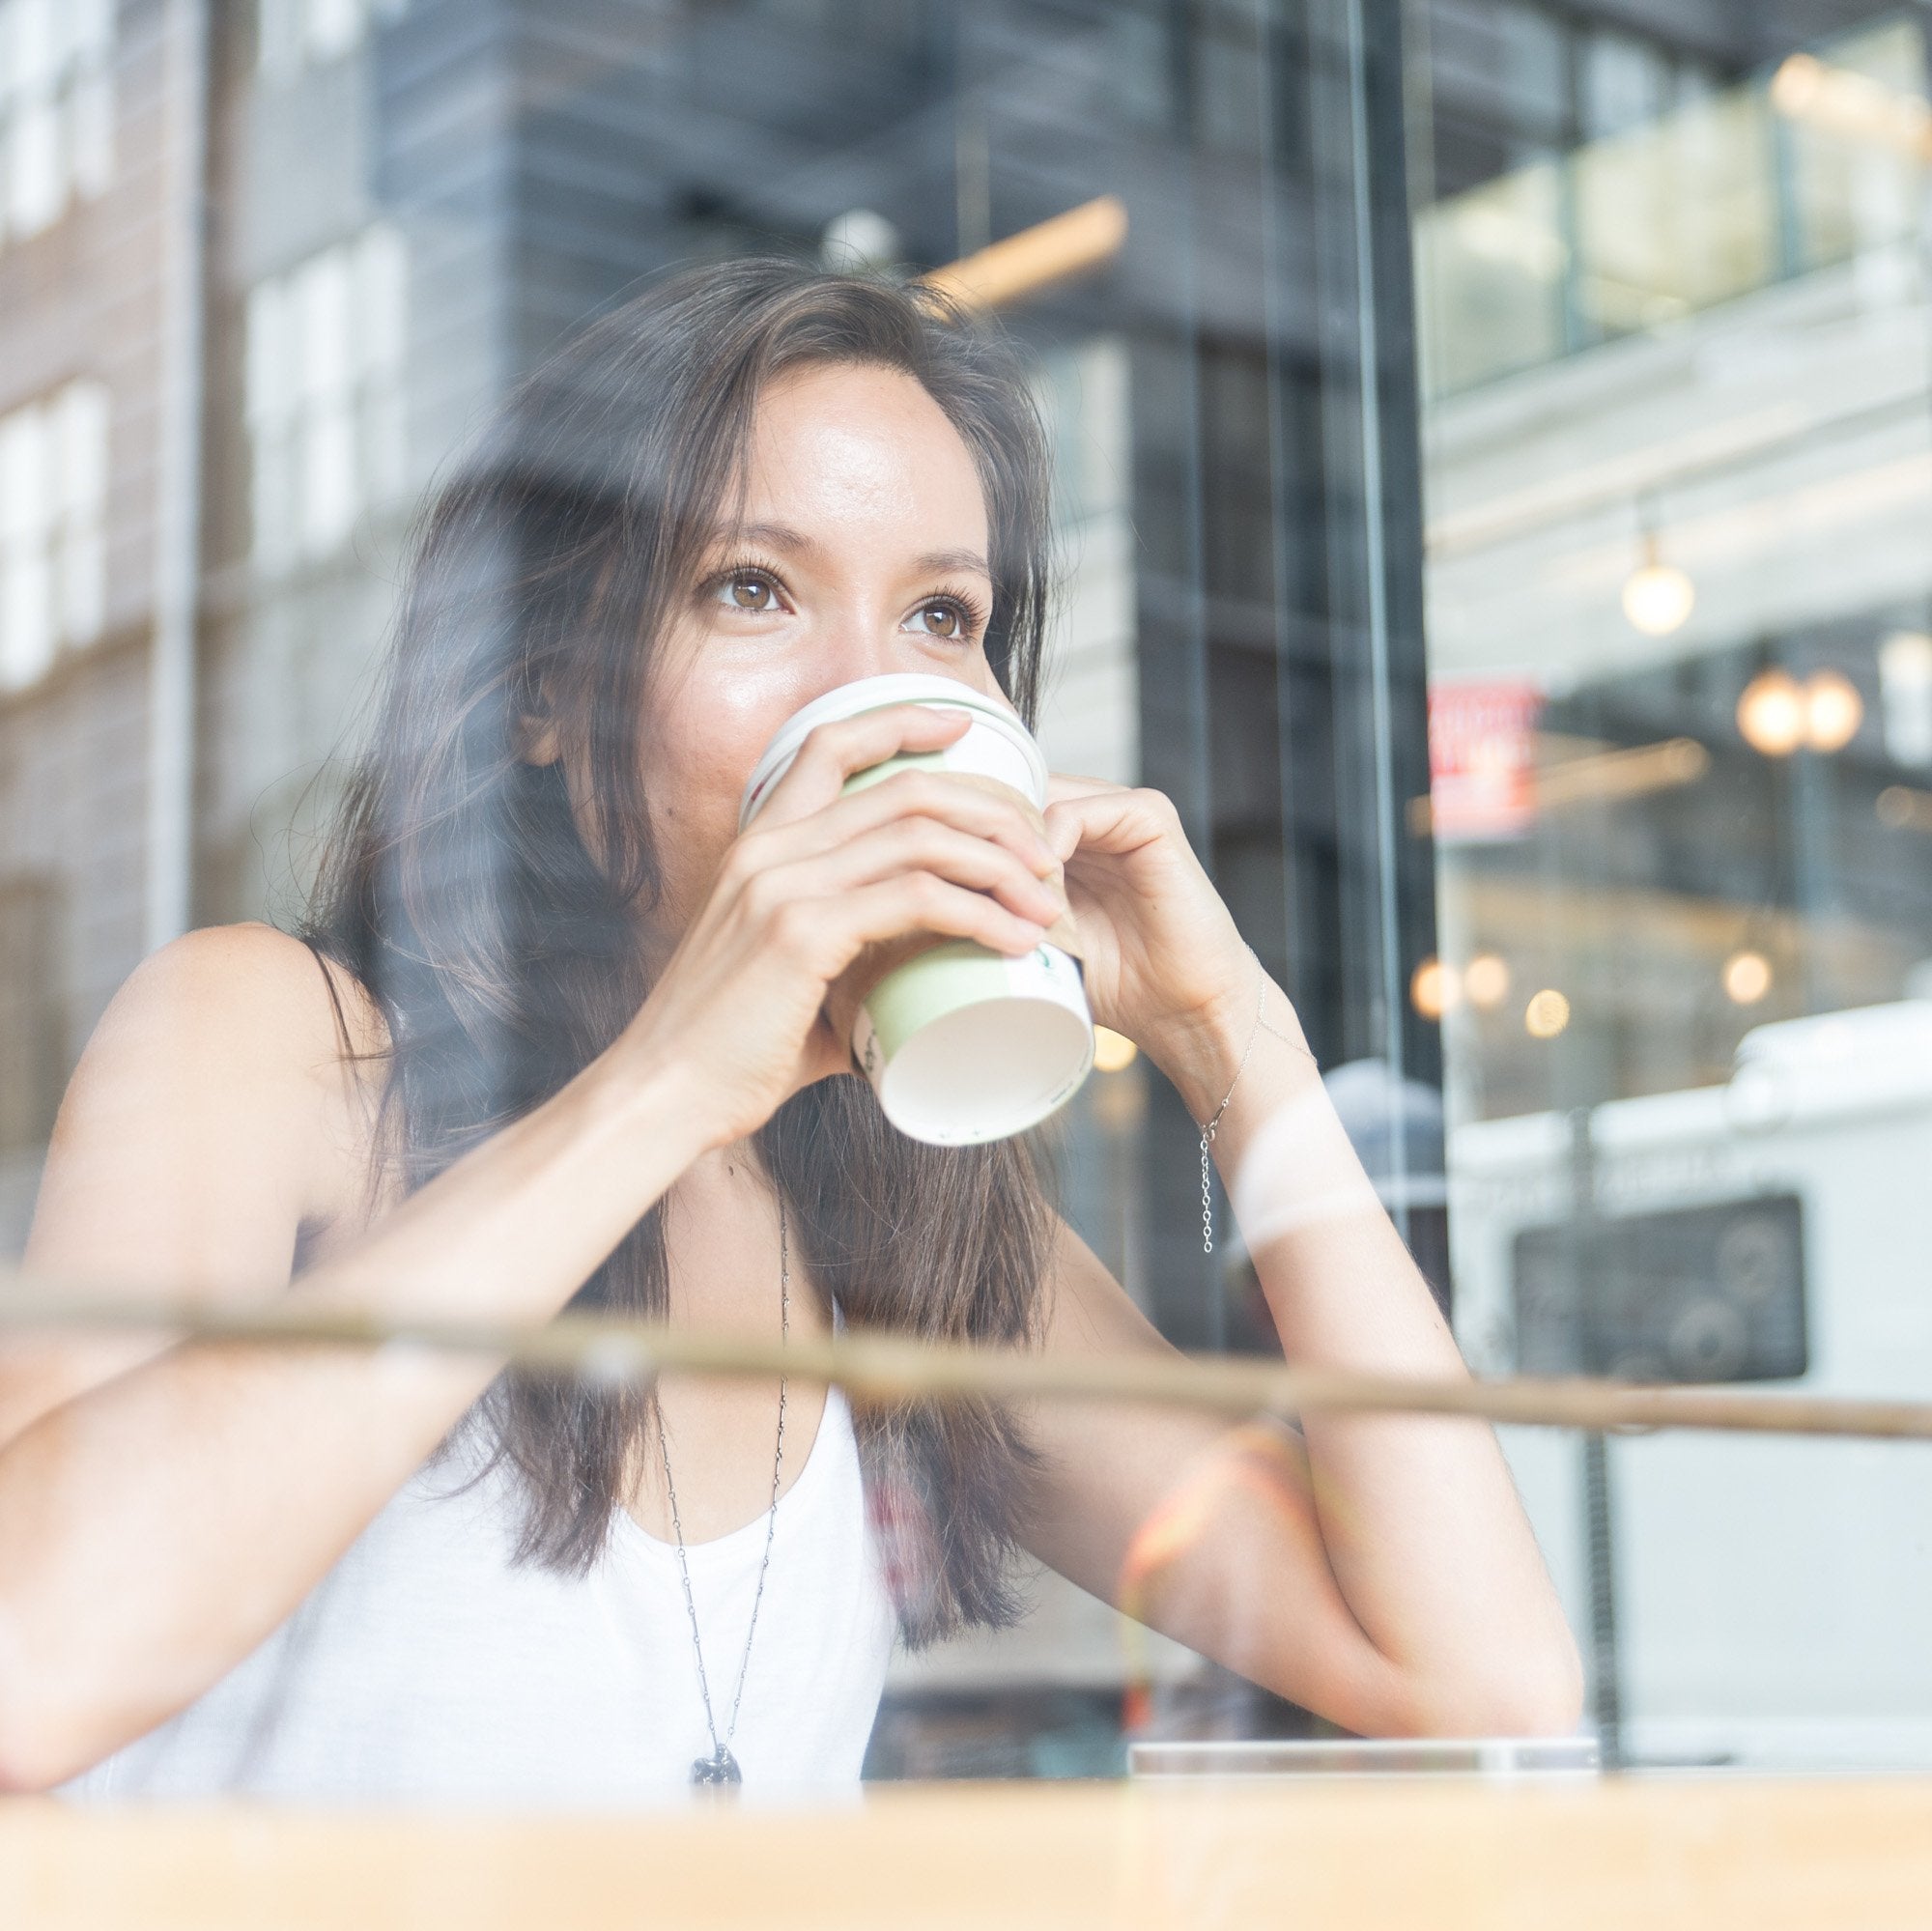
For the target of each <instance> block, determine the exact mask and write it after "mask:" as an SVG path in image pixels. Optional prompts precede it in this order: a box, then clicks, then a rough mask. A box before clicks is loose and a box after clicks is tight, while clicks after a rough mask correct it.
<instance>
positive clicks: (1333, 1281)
mask: <svg viewBox="0 0 1932 1931" xmlns="http://www.w3.org/2000/svg"><path fill="white" fill-rule="evenodd" d="M1056 784H1057V785H1058V786H1059V789H1060V796H1059V799H1058V800H1057V802H1056V804H1055V805H1054V807H1053V808H1052V809H1049V812H1048V822H1049V825H1050V826H1051V827H1052V828H1053V831H1054V834H1055V837H1056V840H1057V848H1058V849H1059V850H1060V851H1061V852H1062V854H1063V856H1064V857H1065V860H1066V864H1067V874H1068V879H1069V884H1070V887H1071V888H1072V895H1073V902H1074V910H1075V915H1076V917H1077V919H1078V921H1079V923H1080V928H1081V933H1082V937H1083V940H1084V941H1085V942H1086V945H1087V951H1088V960H1087V963H1088V984H1089V988H1090V992H1091V994H1092V996H1093V998H1094V1009H1095V1012H1096V1014H1097V1015H1098V1016H1099V1017H1100V1018H1101V1019H1102V1020H1103V1021H1105V1022H1106V1023H1108V1024H1119V1026H1120V1029H1121V1030H1122V1031H1123V1032H1125V1033H1127V1034H1128V1035H1129V1036H1132V1037H1135V1038H1137V1039H1139V1041H1140V1042H1141V1044H1142V1045H1143V1046H1144V1047H1145V1048H1146V1049H1147V1050H1148V1053H1149V1056H1150V1057H1151V1059H1152V1060H1153V1062H1154V1064H1155V1065H1157V1066H1159V1067H1160V1069H1161V1070H1162V1071H1163V1072H1164V1073H1166V1075H1167V1076H1168V1077H1169V1079H1171V1080H1172V1081H1173V1082H1174V1084H1175V1085H1176V1086H1177V1087H1178V1088H1179V1092H1180V1094H1181V1097H1182V1099H1183V1100H1184V1101H1185V1102H1186V1105H1187V1107H1188V1110H1189V1112H1190V1114H1191V1115H1192V1116H1193V1118H1195V1119H1196V1120H1202V1121H1205V1120H1208V1119H1209V1118H1211V1117H1212V1115H1213V1114H1214V1111H1215V1109H1216V1108H1217V1107H1218V1106H1219V1105H1220V1104H1221V1101H1222V1099H1223V1097H1224V1096H1225V1095H1227V1094H1228V1093H1229V1090H1230V1088H1231V1087H1232V1088H1233V1097H1232V1099H1231V1100H1230V1103H1229V1105H1228V1109H1227V1112H1226V1113H1225V1114H1224V1115H1222V1117H1221V1120H1220V1122H1219V1125H1218V1127H1217V1129H1216V1132H1215V1137H1214V1143H1213V1152H1214V1157H1215V1159H1216V1161H1217V1163H1218V1165H1219V1168H1220V1171H1221V1174H1222V1177H1223V1178H1224V1180H1225V1181H1226V1182H1227V1186H1228V1191H1229V1194H1230V1197H1231V1198H1232V1199H1233V1200H1234V1202H1235V1205H1236V1214H1237V1217H1238V1218H1239V1220H1240V1223H1241V1228H1242V1232H1243V1234H1244V1235H1245V1236H1246V1238H1247V1241H1248V1246H1249V1250H1250V1253H1251V1255H1252V1257H1253V1259H1254V1262H1255V1266H1256V1270H1257V1273H1258V1275H1259V1278H1260V1281H1261V1285H1262V1289H1263V1291H1264V1293H1265V1295H1266V1298H1267V1305H1268V1309H1269V1312H1270V1314H1271V1315H1272V1317H1273V1320H1274V1326H1275V1331H1276V1333H1277V1335H1278V1336H1279V1338H1280V1341H1281V1346H1282V1350H1283V1352H1284V1354H1285V1355H1286V1356H1287V1357H1288V1358H1289V1359H1290V1360H1292V1361H1294V1362H1297V1363H1307V1364H1311V1365H1317V1364H1319V1365H1323V1366H1335V1367H1355V1368H1364V1369H1370V1370H1374V1371H1376V1372H1379V1373H1383V1374H1391V1375H1411V1376H1417V1377H1455V1376H1461V1375H1463V1373H1464V1372H1465V1370H1464V1368H1463V1361H1462V1357H1461V1355H1460V1354H1459V1353H1458V1351H1457V1349H1456V1344H1455V1341H1454V1339H1453V1338H1452V1337H1451V1335H1450V1333H1449V1330H1448V1327H1447V1325H1446V1324H1445V1322H1444V1321H1443V1320H1442V1318H1441V1316H1440V1314H1439V1313H1438V1312H1437V1310H1436V1307H1435V1300H1434V1297H1433V1296H1432V1295H1431V1293H1430V1292H1429V1289H1428V1286H1427V1284H1426V1283H1425V1282H1424V1281H1423V1279H1422V1277H1421V1275H1420V1274H1419V1273H1418V1272H1417V1270H1416V1268H1415V1265H1414V1264H1413V1263H1412V1262H1411V1261H1410V1259H1409V1257H1408V1254H1407V1252H1406V1249H1405V1248H1404V1246H1403V1244H1402V1241H1401V1239H1400V1237H1399V1236H1398V1235H1397V1234H1396V1231H1395V1229H1394V1227H1393V1226H1392V1225H1391V1224H1390V1221H1389V1218H1388V1215H1387V1213H1386V1212H1385V1211H1384V1210H1383V1208H1382V1207H1381V1204H1380V1202H1379V1200H1378V1198H1377V1196H1376V1192H1375V1189H1374V1187H1373V1185H1372V1184H1371V1183H1370V1181H1369V1179H1368V1177H1367V1176H1366V1175H1365V1174H1364V1173H1363V1171H1362V1167H1361V1164H1360V1162H1359V1161H1358V1160H1357V1159H1356V1157H1355V1154H1354V1150H1353V1149H1352V1147H1351V1146H1350V1142H1349V1138H1348V1135H1347V1133H1346V1132H1345V1131H1344V1130H1343V1127H1342V1123H1341V1122H1340V1120H1339V1119H1338V1118H1337V1117H1336V1114H1335V1111H1334V1109H1333V1107H1332V1106H1331V1105H1330V1104H1329V1103H1328V1098H1327V1094H1326V1093H1325V1091H1324V1089H1323V1087H1322V1085H1321V1079H1320V1077H1319V1075H1318V1073H1317V1071H1316V1068H1315V1066H1314V1064H1313V1061H1312V1060H1311V1058H1310V1057H1309V1056H1308V1053H1307V1050H1306V1047H1305V1045H1304V1044H1303V1043H1302V1036H1301V1028H1300V1025H1299V1023H1298V1021H1297V1020H1296V1018H1295V1015H1294V1011H1293V1008H1292V1006H1291V1005H1290V1003H1289V1000H1288V998H1287V996H1286V995H1285V994H1284V993H1283V992H1282V990H1281V989H1280V987H1279V986H1277V985H1275V984H1274V983H1273V982H1272V981H1271V980H1265V978H1264V976H1262V975H1261V968H1260V966H1259V964H1258V962H1257V961H1256V960H1255V958H1254V955H1253V954H1252V953H1251V952H1250V951H1248V950H1247V949H1246V947H1245V946H1243V945H1242V944H1241V943H1240V939H1239V935H1238V934H1237V933H1236V931H1235V929H1234V924H1233V922H1232V920H1231V919H1230V918H1229V916H1228V913H1227V909H1226V907H1225V906H1223V905H1222V904H1221V902H1220V900H1219V898H1218V897H1217V896H1216V895H1215V894H1214V892H1213V889H1212V887H1211V885H1210V884H1209V883H1208V880H1207V878H1206V876H1205V874H1204V873H1203V872H1202V871H1201V868H1200V866H1199V865H1198V864H1197V863H1196V862H1195V860H1194V857H1193V854H1192V853H1191V852H1190V851H1189V850H1188V849H1187V845H1186V841H1185V839H1184V838H1182V836H1181V834H1180V828H1179V821H1178V819H1177V818H1176V816H1175V814H1174V810H1173V808H1172V806H1170V805H1169V804H1168V802H1167V801H1166V800H1165V799H1162V798H1160V797H1159V796H1158V795H1157V794H1155V793H1151V792H1145V791H1125V790H1122V789H1121V788H1120V787H1118V786H1107V785H1101V784H1098V783H1096V782H1094V781H1088V780H1072V779H1069V780H1056ZM1262 991H1264V1000H1263V999H1258V993H1259V992H1262ZM1258 1008H1260V1010H1261V1014H1262V1020H1263V1028H1262V1030H1261V1031H1260V1032H1259V1033H1256V1032H1255V1031H1254V1025H1255V1016H1256V1012H1257V1009H1258ZM1250 1037H1253V1039H1254V1049H1253V1053H1252V1055H1251V1057H1249V1058H1248V1061H1247V1064H1246V1066H1245V1068H1243V1069H1242V1070H1241V1071H1240V1076H1239V1078H1238V1079H1236V1069H1237V1068H1240V1067H1241V1063H1242V1056H1243V1053H1244V1051H1245V1050H1246V1048H1247V1045H1248V1041H1249V1039H1250ZM1064 1256H1065V1258H1064V1260H1063V1262H1062V1264H1061V1267H1060V1270H1059V1276H1058V1281H1057V1304H1056V1307H1055V1310H1054V1313H1053V1316H1052V1325H1051V1328H1050V1331H1049V1338H1048V1345H1049V1346H1051V1347H1060V1348H1071V1349H1084V1350H1090V1351H1091V1350H1101V1351H1105V1350H1116V1351H1118V1350H1121V1349H1136V1348H1150V1347H1164V1346H1165V1344H1164V1343H1163V1342H1161V1341H1160V1340H1159V1338H1158V1337H1157V1336H1156V1335H1155V1334H1154V1333H1153V1330H1152V1329H1151V1327H1150V1326H1149V1325H1148V1323H1147V1322H1146V1320H1144V1319H1143V1318H1142V1317H1141V1316H1140V1315H1139V1313H1138V1312H1137V1311H1136V1310H1135V1309H1134V1308H1133V1307H1132V1305H1131V1303H1130V1302H1129V1301H1128V1299H1127V1296H1126V1295H1125V1293H1124V1292H1122V1290H1121V1288H1120V1287H1119V1286H1118V1284H1116V1283H1115V1282H1113V1281H1112V1280H1111V1279H1110V1278H1109V1277H1108V1275H1107V1274H1106V1272H1105V1270H1104V1269H1103V1268H1102V1267H1101V1266H1100V1265H1099V1264H1098V1262H1097V1261H1095V1260H1094V1256H1093V1255H1092V1254H1091V1253H1089V1252H1088V1251H1087V1250H1086V1249H1085V1248H1084V1247H1081V1246H1080V1245H1079V1243H1078V1242H1077V1241H1074V1240H1073V1239H1072V1238H1071V1236H1070V1235H1069V1236H1068V1237H1067V1240H1066V1242H1065V1246H1064ZM1035 1425H1036V1426H1037V1428H1038V1429H1039V1430H1040V1431H1041V1434H1042V1441H1043V1445H1044V1446H1045V1447H1046V1449H1047V1451H1048V1460H1049V1474H1048V1479H1047V1483H1046V1486H1045V1490H1044V1495H1043V1507H1042V1512H1041V1518H1040V1520H1041V1527H1040V1532H1039V1538H1038V1544H1037V1548H1038V1552H1039V1553H1040V1554H1041V1555H1042V1556H1043V1557H1044V1559H1046V1560H1047V1561H1049V1562H1051V1563H1052V1564H1053V1565H1054V1566H1055V1567H1056V1568H1060V1569H1062V1570H1063V1571H1064V1572H1065V1574H1067V1575H1068V1576H1072V1578H1073V1579H1074V1580H1076V1581H1078V1582H1080V1583H1082V1584H1083V1585H1084V1586H1086V1587H1087V1588H1090V1589H1093V1590H1094V1591H1095V1592H1096V1593H1098V1594H1100V1595H1102V1596H1105V1597H1107V1598H1109V1599H1110V1600H1113V1601H1115V1602H1118V1603H1120V1604H1121V1605H1122V1607H1125V1608H1127V1609H1129V1610H1130V1611H1132V1612H1133V1613H1137V1614H1139V1615H1141V1616H1143V1617H1144V1618H1145V1619H1146V1620H1148V1621H1150V1622H1151V1623H1153V1624H1154V1625H1155V1626H1156V1627H1158V1628H1160V1629H1162V1630H1164V1631H1166V1632H1167V1633H1170V1634H1173V1635H1175V1636H1178V1637H1179V1639H1180V1640H1182V1641H1184V1642H1187V1643H1189V1644H1190V1645H1192V1646H1193V1647H1195V1648H1197V1649H1201V1650H1203V1651H1204V1652H1206V1653H1207V1654H1209V1655H1212V1656H1215V1657H1217V1658H1219V1659H1220V1660H1221V1661H1225V1662H1227V1663H1229V1664H1230V1666H1232V1667H1234V1668H1236V1669H1238V1670H1240V1671H1241V1672H1242V1673H1243V1674H1245V1675H1248V1676H1250V1677H1252V1678H1254V1679H1255V1680H1256V1681H1258V1682H1261V1683H1263V1684H1265V1685H1266V1686H1268V1687H1269V1688H1271V1689H1273V1690H1278V1691H1279V1692H1280V1693H1282V1694H1284V1695H1287V1696H1290V1697H1292V1698H1293V1700H1295V1701H1296V1702H1299V1703H1302V1704H1303V1705H1305V1706H1307V1707H1309V1708H1312V1709H1314V1710H1316V1711H1317V1712H1319V1713H1320V1714H1321V1715H1322V1716H1324V1717H1327V1718H1331V1719H1332V1720H1334V1721H1336V1722H1338V1723H1341V1724H1342V1725H1344V1726H1345V1727H1346V1728H1349V1729H1350V1730H1355V1731H1359V1732H1364V1733H1368V1734H1417V1733H1435V1734H1463V1735H1469V1734H1483V1733H1489V1734H1495V1733H1498V1732H1507V1731H1544V1730H1564V1729H1568V1728H1571V1727H1573V1726H1574V1724H1575V1723H1576V1721H1577V1714H1578V1707H1579V1703H1580V1696H1581V1688H1580V1683H1581V1671H1580V1666H1579V1663H1578V1661H1577V1649H1576V1644H1575V1642H1574V1640H1573V1639H1572V1637H1571V1635H1570V1633H1569V1630H1568V1628H1567V1626H1566V1625H1565V1623H1564V1620H1563V1615H1562V1611H1561V1608H1560V1606H1559V1604H1558V1603H1557V1600H1556V1596H1555V1592H1554V1590H1553V1589H1552V1588H1551V1586H1550V1583H1549V1579H1548V1574H1547V1572H1546V1570H1545V1568H1544V1565H1543V1561H1542V1557H1541V1554H1540V1552H1539V1551H1538V1549H1537V1547H1536V1542H1535V1538H1534V1536H1533V1535H1532V1534H1531V1532H1530V1528H1529V1524H1528V1521H1527V1520H1526V1519H1525V1518H1524V1515H1523V1512H1522V1508H1521V1505H1520V1502H1519V1500H1518V1498H1517V1495H1516V1491H1515V1486H1514V1484H1513V1483H1512V1481H1511V1479H1510V1474H1509V1469H1508V1466H1507V1464H1506V1463H1505V1462H1504V1461H1503V1458H1502V1453H1501V1450H1500V1449H1499V1447H1498V1446H1497V1443H1496V1440H1495V1435H1494V1433H1493V1431H1492V1430H1491V1429H1490V1428H1489V1427H1488V1426H1487V1425H1486V1424H1484V1423H1481V1422H1475V1421H1467V1420H1460V1419H1447V1418H1440V1417H1420V1416H1382V1415H1377V1416H1368V1415H1350V1416H1343V1415H1312V1416H1309V1417H1308V1418H1307V1419H1306V1421H1305V1424H1304V1426H1303V1430H1302V1433H1301V1434H1299V1435H1297V1434H1293V1433H1292V1432H1289V1431H1284V1430H1278V1429H1273V1428H1267V1427H1257V1428H1250V1429H1246V1430H1237V1431H1230V1430H1228V1429H1226V1428H1224V1427H1222V1426H1220V1425H1217V1424H1215V1423H1212V1422H1208V1421H1206V1420H1204V1419H1202V1418H1201V1417H1198V1416H1185V1415H1178V1414H1174V1413H1168V1414H1164V1415H1163V1414H1160V1413H1155V1412H1143V1411H1136V1412H1096V1411H1095V1410H1094V1409H1093V1408H1091V1407H1089V1406H1086V1405H1065V1406H1062V1407H1060V1408H1059V1409H1057V1410H1055V1409H1049V1408H1046V1407H1042V1408H1041V1409H1040V1410H1039V1411H1038V1413H1037V1417H1036V1423H1035Z"/></svg>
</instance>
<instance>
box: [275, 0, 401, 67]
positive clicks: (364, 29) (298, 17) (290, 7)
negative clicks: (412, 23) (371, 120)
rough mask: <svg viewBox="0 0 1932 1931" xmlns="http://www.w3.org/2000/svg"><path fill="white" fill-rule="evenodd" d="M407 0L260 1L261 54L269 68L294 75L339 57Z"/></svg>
mask: <svg viewBox="0 0 1932 1931" xmlns="http://www.w3.org/2000/svg"><path fill="white" fill-rule="evenodd" d="M405 4H406V0H261V12H260V14H259V15H258V23H257V35H256V57H257V60H258V63H259V65H260V66H261V69H262V71H263V72H264V73H271V74H278V75H279V74H290V73H296V72H298V71H300V70H301V69H302V68H304V67H310V66H321V65H322V64H323V63H324V62H326V61H332V60H340V59H341V58H342V56H343V55H344V54H346V53H350V52H353V51H354V50H355V48H356V47H357V46H359V45H360V44H361V43H362V39H363V36H364V35H366V34H367V33H368V31H369V29H370V28H371V27H372V26H380V25H381V24H382V23H383V22H384V21H385V20H393V19H394V18H395V17H396V16H397V15H398V14H401V13H402V11H403V8H404V5H405Z"/></svg>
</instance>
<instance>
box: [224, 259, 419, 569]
mask: <svg viewBox="0 0 1932 1931" xmlns="http://www.w3.org/2000/svg"><path fill="white" fill-rule="evenodd" d="M405 300H406V294H405V264H404V256H403V242H402V238H401V237H400V236H399V235H398V234H397V233H396V231H395V230H394V229H393V228H390V227H387V226H385V225H382V224H378V225H376V226H374V227H371V228H367V229H365V230H363V232H362V233H361V234H360V235H358V236H356V237H355V238H354V239H353V240H351V241H343V242H339V243H337V244H336V245H335V246H333V247H330V248H325V249H324V250H323V251H322V252H321V253H320V254H318V255H313V256H311V257H310V258H309V259H308V260H307V261H306V262H303V263H302V264H301V265H300V266H299V267H298V268H296V269H294V270H290V271H289V272H288V273H287V274H283V275H278V276H276V277H275V278H274V279H272V280H270V281H265V282H262V283H259V284H258V285H257V286H256V288H255V289H254V291H253V293H252V294H251V295H250V297H249V298H248V371H247V411H248V427H249V437H250V441H251V444H252V448H253V454H254V551H255V557H256V561H257V563H258V564H259V565H260V566H261V567H262V568H264V569H266V570H280V569H285V568H287V567H289V566H290V565H292V564H294V563H297V562H299V561H303V560H314V559H316V558H319V557H323V556H327V555H328V554H331V553H332V552H334V551H335V550H337V549H339V548H340V547H341V545H342V543H343V541H344V539H345V538H346V537H347V536H348V535H349V533H350V531H351V530H352V529H353V528H354V527H355V520H356V518H357V517H359V516H361V515H362V514H363V513H364V512H365V511H368V510H373V509H380V508H382V507H383V506H384V504H386V503H389V502H392V501H393V500H394V499H395V498H396V497H397V494H398V492H399V491H400V489H401V487H402V481H403V437H402V406H403V398H402V371H403V335H404V315H405Z"/></svg>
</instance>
